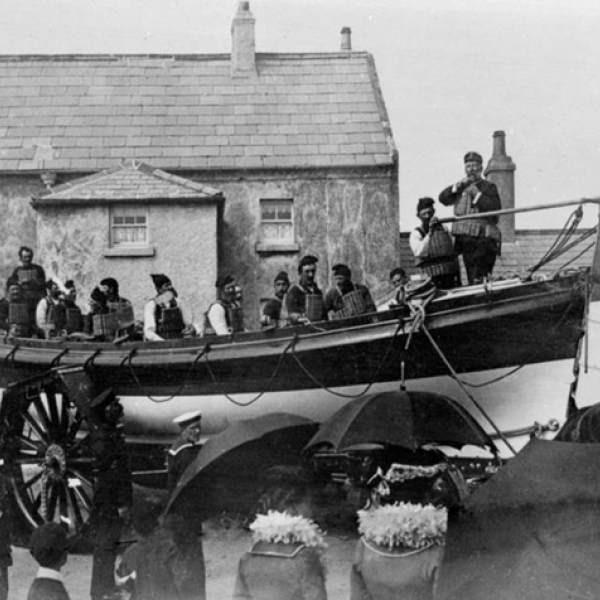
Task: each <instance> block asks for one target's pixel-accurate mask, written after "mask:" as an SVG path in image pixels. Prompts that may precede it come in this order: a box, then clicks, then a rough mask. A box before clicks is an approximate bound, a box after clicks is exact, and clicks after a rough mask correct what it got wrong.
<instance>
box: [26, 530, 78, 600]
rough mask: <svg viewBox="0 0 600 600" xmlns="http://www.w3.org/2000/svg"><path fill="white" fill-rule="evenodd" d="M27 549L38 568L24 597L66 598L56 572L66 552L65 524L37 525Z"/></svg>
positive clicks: (40, 599)
mask: <svg viewBox="0 0 600 600" xmlns="http://www.w3.org/2000/svg"><path fill="white" fill-rule="evenodd" d="M29 548H30V552H31V555H32V556H33V558H34V559H35V560H36V562H37V563H38V564H39V565H40V568H39V569H38V572H37V575H36V576H35V579H34V580H33V583H32V584H31V587H30V588H29V594H28V595H27V600H69V598H70V597H69V594H68V593H67V590H66V589H65V586H64V583H63V580H62V575H61V574H60V570H61V568H62V567H63V566H64V565H65V564H66V562H67V556H68V553H69V551H68V545H67V527H66V526H65V525H64V524H58V523H45V524H44V525H41V526H40V527H38V528H37V529H36V530H35V531H34V532H33V533H32V535H31V540H30V542H29Z"/></svg>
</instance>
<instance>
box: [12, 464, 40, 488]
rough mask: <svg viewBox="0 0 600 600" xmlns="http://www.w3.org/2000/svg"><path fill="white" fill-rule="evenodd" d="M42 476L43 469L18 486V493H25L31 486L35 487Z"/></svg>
mask: <svg viewBox="0 0 600 600" xmlns="http://www.w3.org/2000/svg"><path fill="white" fill-rule="evenodd" d="M43 475H44V471H43V469H41V470H40V472H39V473H36V474H35V475H34V476H33V477H30V478H29V479H28V480H27V481H23V482H22V483H19V484H18V488H19V490H20V491H27V490H28V489H29V488H30V487H31V486H32V485H35V484H36V483H37V482H38V481H39V480H40V479H41V478H42V476H43Z"/></svg>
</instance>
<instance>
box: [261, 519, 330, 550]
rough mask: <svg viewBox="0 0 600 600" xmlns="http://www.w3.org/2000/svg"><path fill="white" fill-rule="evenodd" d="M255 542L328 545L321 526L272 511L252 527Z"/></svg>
mask: <svg viewBox="0 0 600 600" xmlns="http://www.w3.org/2000/svg"><path fill="white" fill-rule="evenodd" d="M250 529H251V530H252V532H253V538H254V541H255V542H275V543H280V544H296V543H300V544H304V545H305V546H312V547H320V548H324V547H325V546H326V545H327V544H326V543H325V540H324V539H323V532H322V531H321V529H320V528H319V526H318V525H317V524H316V523H315V522H314V521H311V520H310V519H307V518H306V517H301V516H299V515H292V514H290V513H288V512H278V511H275V510H270V511H268V512H267V514H266V515H258V516H257V517H256V520H255V521H254V522H253V523H252V524H251V525H250Z"/></svg>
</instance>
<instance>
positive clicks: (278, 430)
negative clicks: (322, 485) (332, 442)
mask: <svg viewBox="0 0 600 600" xmlns="http://www.w3.org/2000/svg"><path fill="white" fill-rule="evenodd" d="M317 428H318V424H317V423H315V422H314V421H312V420H310V419H307V418H305V417H301V416H298V415H294V414H290V413H284V412H279V413H270V414H266V415H262V416H260V417H256V418H254V419H244V420H241V421H237V422H235V423H233V424H232V425H230V426H229V427H228V428H227V429H225V430H224V431H222V432H221V433H219V434H217V435H215V436H213V437H211V438H210V439H209V440H208V441H207V442H206V443H205V444H204V446H202V450H200V452H199V454H198V456H197V457H196V459H195V460H194V462H192V463H191V464H190V465H189V467H188V468H187V469H186V470H185V471H184V473H183V475H182V476H181V479H180V480H179V482H178V484H177V487H176V488H175V490H174V491H173V493H172V494H171V497H170V499H169V502H168V504H167V509H166V512H169V511H170V510H172V509H173V507H174V506H182V505H185V504H188V505H192V504H193V505H194V506H195V507H197V508H198V510H199V511H201V512H203V513H204V514H205V515H207V514H210V513H211V512H213V511H218V512H222V511H224V510H227V509H229V510H234V511H238V512H243V511H245V510H248V509H249V507H251V506H252V505H253V504H254V502H256V500H257V497H256V494H257V493H258V491H259V490H258V477H257V475H259V474H260V472H262V471H264V470H265V469H267V468H269V467H272V466H275V465H279V464H298V463H299V462H300V461H301V452H302V448H303V447H304V446H305V445H306V443H307V441H308V440H309V439H310V438H311V436H312V435H314V433H315V431H316V430H317Z"/></svg>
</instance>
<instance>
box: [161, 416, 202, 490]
mask: <svg viewBox="0 0 600 600" xmlns="http://www.w3.org/2000/svg"><path fill="white" fill-rule="evenodd" d="M173 423H175V424H176V425H177V426H178V427H179V437H178V438H177V439H176V440H175V442H174V444H173V445H172V446H171V448H170V449H169V452H168V454H167V490H168V491H169V493H170V492H172V491H173V490H174V489H175V488H176V487H177V482H178V481H179V479H180V478H181V476H182V475H183V473H184V471H185V470H186V469H187V467H188V466H189V465H190V463H192V462H193V461H194V459H195V458H196V457H197V456H198V452H200V448H201V444H200V436H201V435H202V413H201V412H200V411H199V410H196V411H192V412H187V413H185V414H183V415H180V416H178V417H176V418H175V419H173Z"/></svg>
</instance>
